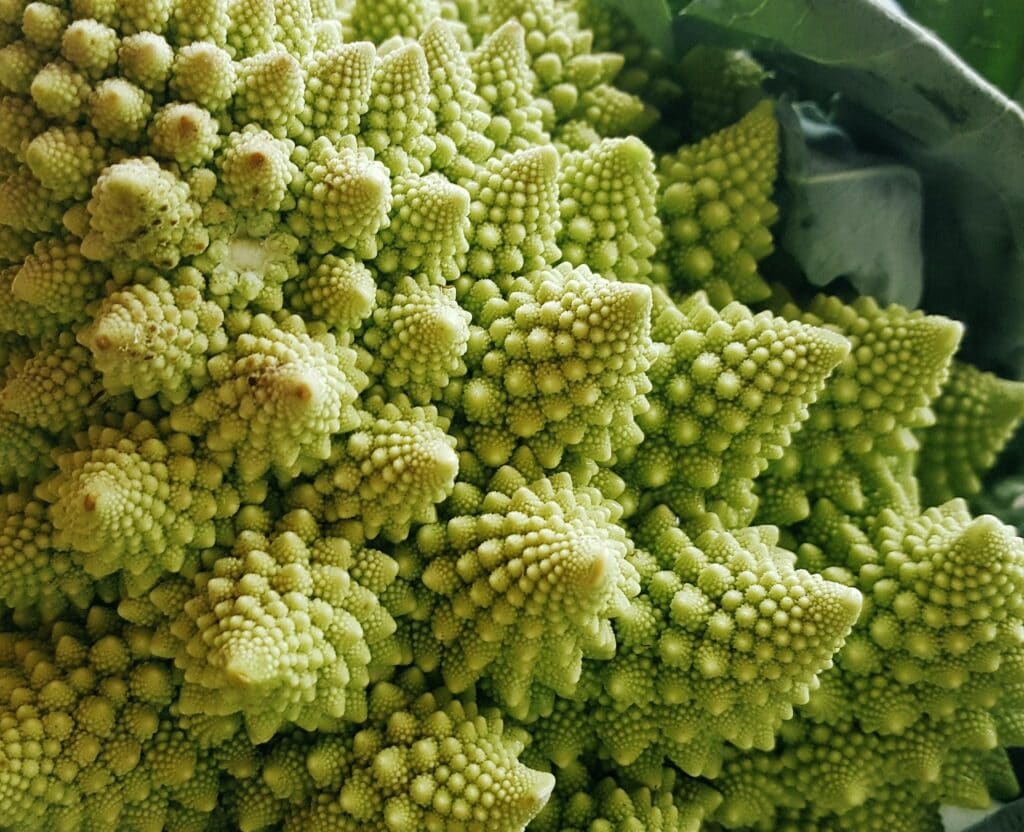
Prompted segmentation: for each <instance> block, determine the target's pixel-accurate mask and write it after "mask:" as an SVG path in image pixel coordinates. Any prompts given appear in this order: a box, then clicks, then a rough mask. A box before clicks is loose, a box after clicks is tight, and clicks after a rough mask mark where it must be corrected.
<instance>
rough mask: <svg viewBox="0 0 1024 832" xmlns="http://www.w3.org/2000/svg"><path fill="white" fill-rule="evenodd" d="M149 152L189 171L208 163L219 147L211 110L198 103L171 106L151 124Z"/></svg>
mask: <svg viewBox="0 0 1024 832" xmlns="http://www.w3.org/2000/svg"><path fill="white" fill-rule="evenodd" d="M149 142H150V144H149V147H150V152H151V153H152V154H153V155H154V156H155V157H156V158H157V159H162V160H164V161H168V162H176V163H177V164H178V169H179V170H182V171H186V170H188V169H189V168H192V167H195V166H196V165H201V164H204V163H206V162H209V161H210V160H211V159H212V158H213V154H214V152H215V151H216V150H217V148H218V147H219V146H220V137H219V136H218V135H217V122H216V121H215V120H214V118H213V116H212V115H210V113H209V111H208V110H204V109H203V108H202V107H199V106H196V105H195V104H181V103H175V104H168V105H166V106H164V107H161V108H160V109H159V110H157V111H156V112H155V113H154V114H153V120H152V122H150V125H149Z"/></svg>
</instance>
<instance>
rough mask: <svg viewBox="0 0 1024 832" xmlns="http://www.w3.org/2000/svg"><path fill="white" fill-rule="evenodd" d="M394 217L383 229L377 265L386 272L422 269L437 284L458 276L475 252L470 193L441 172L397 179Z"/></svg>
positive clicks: (393, 191) (393, 190)
mask: <svg viewBox="0 0 1024 832" xmlns="http://www.w3.org/2000/svg"><path fill="white" fill-rule="evenodd" d="M391 193H392V203H391V217H390V222H389V224H388V225H387V226H386V227H384V228H382V229H381V233H380V247H381V252H380V254H378V256H377V259H376V266H377V268H378V269H379V270H380V272H381V273H383V274H392V273H394V272H396V271H400V272H405V273H412V272H422V273H424V274H425V275H426V276H428V278H429V279H430V280H431V281H432V282H434V283H445V282H447V281H454V280H457V279H458V277H459V275H460V274H461V270H460V268H459V264H460V262H464V260H465V254H466V252H467V251H468V250H469V243H468V241H467V239H466V235H467V233H468V232H469V229H470V221H469V209H470V203H469V194H468V192H467V191H466V189H465V188H461V187H459V186H458V185H455V184H453V183H452V182H449V181H448V179H447V178H445V177H444V176H442V175H441V174H439V173H430V174H427V175H426V176H417V175H415V174H410V175H405V176H399V177H396V178H395V180H394V182H393V184H392V192H391Z"/></svg>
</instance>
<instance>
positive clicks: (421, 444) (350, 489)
mask: <svg viewBox="0 0 1024 832" xmlns="http://www.w3.org/2000/svg"><path fill="white" fill-rule="evenodd" d="M364 406H365V407H366V410H365V411H364V412H362V413H360V425H359V427H358V428H357V429H356V430H355V431H353V432H352V433H350V434H348V436H346V437H345V440H344V441H340V442H336V443H335V445H334V451H333V453H332V454H331V458H330V459H329V460H328V461H327V465H326V467H325V469H324V470H323V471H322V472H321V473H320V474H319V475H318V476H317V477H316V479H315V480H314V481H313V487H314V489H315V490H316V493H317V495H318V508H319V511H318V512H317V513H318V514H319V515H321V516H323V517H324V518H326V519H327V520H328V521H330V522H337V521H340V520H345V521H350V522H349V523H347V524H346V527H347V528H350V529H353V530H354V529H355V528H358V530H359V534H360V535H361V536H365V537H366V538H370V539H372V538H377V537H384V538H385V539H386V540H390V541H393V542H394V541H400V540H404V539H405V538H406V537H408V536H409V531H410V529H411V528H412V527H413V526H414V525H419V524H423V523H433V522H436V521H437V512H436V511H435V506H436V505H437V504H439V503H441V502H442V501H443V500H445V498H447V497H448V495H449V494H451V493H452V489H453V488H454V486H455V475H456V474H457V473H458V469H459V458H458V455H457V454H456V453H455V439H454V438H453V437H451V436H449V435H448V434H447V433H446V432H445V431H446V429H447V428H448V420H447V419H445V418H443V417H441V416H439V415H438V413H437V411H436V409H435V408H433V407H413V406H412V405H411V404H410V402H409V401H408V399H405V398H404V397H399V398H395V399H394V400H392V401H387V402H385V401H384V400H383V399H381V398H380V397H378V396H372V397H370V398H369V399H367V400H366V401H365V404H364Z"/></svg>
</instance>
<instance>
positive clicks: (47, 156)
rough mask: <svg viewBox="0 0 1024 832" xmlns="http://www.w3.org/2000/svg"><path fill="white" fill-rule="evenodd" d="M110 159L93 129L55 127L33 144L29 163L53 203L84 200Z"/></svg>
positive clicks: (30, 147) (28, 157)
mask: <svg viewBox="0 0 1024 832" xmlns="http://www.w3.org/2000/svg"><path fill="white" fill-rule="evenodd" d="M105 159H106V150H105V149H104V148H103V147H102V146H101V145H100V143H99V141H98V140H97V138H96V134H95V133H93V132H92V131H91V130H87V129H78V128H74V127H53V128H51V129H49V130H47V131H46V132H45V133H41V134H40V135H38V136H36V137H35V138H34V139H32V141H31V142H29V144H28V147H26V148H25V163H26V164H27V165H28V168H29V170H31V171H32V174H33V176H35V177H36V179H38V180H39V181H40V182H41V183H42V184H43V186H44V187H46V188H47V189H48V190H49V191H50V193H51V197H50V198H51V199H52V200H57V201H60V200H64V199H84V198H85V197H86V196H88V195H89V191H90V190H91V188H92V184H93V181H94V179H95V177H96V174H97V173H99V172H100V169H101V168H102V167H103V164H104V161H105Z"/></svg>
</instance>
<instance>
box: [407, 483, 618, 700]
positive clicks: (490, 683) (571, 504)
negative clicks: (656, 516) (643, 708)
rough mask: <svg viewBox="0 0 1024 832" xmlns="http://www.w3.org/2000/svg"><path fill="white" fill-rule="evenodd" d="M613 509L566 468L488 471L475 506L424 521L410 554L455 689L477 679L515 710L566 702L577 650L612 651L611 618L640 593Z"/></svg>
mask: <svg viewBox="0 0 1024 832" xmlns="http://www.w3.org/2000/svg"><path fill="white" fill-rule="evenodd" d="M617 518H618V506H617V504H615V503H612V502H610V501H607V500H605V499H604V498H603V496H602V495H601V493H600V492H599V491H597V490H596V489H594V488H592V487H576V486H574V485H573V482H572V479H571V477H570V476H569V474H567V473H560V474H555V475H554V476H552V477H550V478H548V477H545V478H542V479H539V480H536V481H533V482H529V481H527V480H526V478H525V477H524V476H523V475H522V474H521V473H520V472H519V471H517V470H516V469H515V468H512V467H508V466H506V467H504V468H502V469H500V470H499V471H498V472H497V474H495V476H494V478H493V479H492V481H491V483H490V484H489V486H488V487H487V490H486V492H485V495H484V497H483V499H482V501H481V502H480V504H479V507H478V508H477V510H476V511H475V512H474V513H473V514H471V515H462V516H457V517H452V518H451V519H450V520H448V521H447V523H442V524H436V525H429V526H423V527H422V528H421V529H420V530H419V532H418V533H417V534H416V537H415V544H414V545H415V552H416V553H417V555H418V556H419V557H420V558H422V560H423V562H424V563H425V569H424V571H423V575H422V581H423V584H424V585H425V586H426V588H427V589H428V590H430V592H431V593H433V596H432V597H430V598H429V599H424V601H425V603H427V604H429V606H428V607H426V608H425V609H420V610H417V611H416V612H415V613H413V617H414V618H417V619H420V620H425V621H429V624H428V626H429V627H430V628H431V629H432V631H433V634H434V637H435V638H436V639H437V640H438V641H439V642H440V645H441V648H442V649H441V653H442V660H441V669H442V672H443V674H444V678H445V682H446V684H447V686H448V688H449V689H450V690H452V691H456V692H458V691H463V690H466V689H467V688H468V687H469V686H470V685H472V684H473V682H475V681H476V680H477V679H479V678H480V677H481V676H485V677H486V679H487V687H488V689H489V690H490V691H491V692H492V694H493V695H494V696H495V697H496V699H497V700H498V701H499V702H500V703H502V704H503V705H504V706H505V707H506V708H507V709H508V710H509V711H510V712H511V713H514V714H517V715H519V716H525V715H526V714H527V713H529V712H530V710H531V707H538V706H540V704H541V702H543V701H544V700H545V699H550V697H551V692H552V691H553V692H556V693H558V694H559V695H563V696H564V695H569V694H571V693H572V692H573V690H574V689H575V687H576V684H577V682H578V680H579V674H580V669H581V661H582V658H583V655H584V654H585V653H590V654H599V655H610V654H611V652H613V651H614V638H613V636H612V632H611V628H610V627H609V624H608V621H609V618H612V617H614V616H616V615H620V614H622V612H623V611H624V609H625V607H626V604H627V600H628V598H629V597H631V596H633V595H635V594H636V591H637V584H636V571H635V570H634V569H633V567H632V566H631V565H630V564H629V562H628V560H627V556H628V555H629V552H630V543H629V541H628V539H627V538H626V535H625V533H624V531H623V530H622V529H621V528H620V527H619V526H617V525H616V524H615V521H616V519H617Z"/></svg>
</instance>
